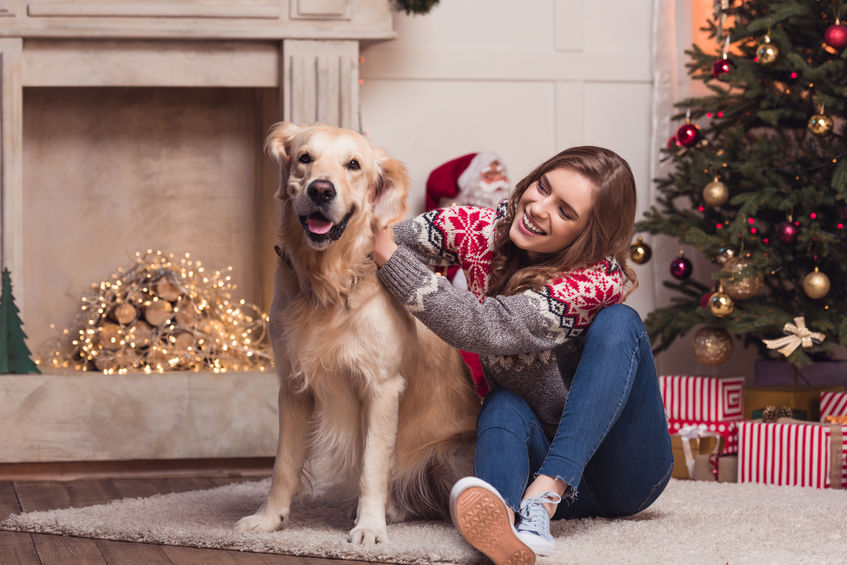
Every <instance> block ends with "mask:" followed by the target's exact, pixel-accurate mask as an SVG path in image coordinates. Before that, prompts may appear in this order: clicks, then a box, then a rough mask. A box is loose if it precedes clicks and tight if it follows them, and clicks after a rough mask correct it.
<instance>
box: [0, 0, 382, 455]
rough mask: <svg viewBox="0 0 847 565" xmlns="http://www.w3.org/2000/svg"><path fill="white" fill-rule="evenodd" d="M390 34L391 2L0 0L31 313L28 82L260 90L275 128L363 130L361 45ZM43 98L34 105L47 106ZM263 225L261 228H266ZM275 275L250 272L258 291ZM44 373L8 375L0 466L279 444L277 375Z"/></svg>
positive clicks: (5, 244) (6, 191)
mask: <svg viewBox="0 0 847 565" xmlns="http://www.w3.org/2000/svg"><path fill="white" fill-rule="evenodd" d="M393 37H394V32H393V31H392V10H391V7H390V4H389V0H147V1H144V2H141V1H126V0H99V1H85V0H54V1H30V0H0V77H1V78H2V91H0V105H1V106H2V113H0V139H2V149H0V167H2V175H1V176H0V197H2V199H1V200H0V204H2V217H0V220H2V227H0V238H1V239H2V245H1V246H0V247H1V249H0V254H2V265H3V266H5V267H7V268H9V270H10V271H11V274H12V283H13V288H14V292H15V300H16V304H17V305H18V306H19V308H20V309H21V314H22V317H23V319H24V320H25V321H26V320H27V318H28V317H29V318H31V317H32V315H33V308H35V307H36V306H34V305H37V304H38V303H39V301H38V297H37V296H34V295H33V294H29V293H31V292H32V288H33V285H32V284H31V283H32V281H33V278H34V277H35V276H36V274H34V273H32V272H28V265H31V264H32V257H27V256H26V253H31V252H32V251H28V250H27V248H28V244H27V241H25V237H26V234H28V233H32V231H33V230H34V229H39V226H37V225H30V223H32V222H33V221H37V217H34V216H33V215H31V214H29V215H25V214H24V204H25V202H26V197H27V195H26V193H25V192H26V190H28V187H29V185H28V184H27V183H26V179H25V171H26V174H30V173H31V172H32V171H33V169H32V167H33V165H32V159H31V158H30V159H29V161H28V160H27V155H25V154H24V149H25V148H26V147H31V146H32V143H31V142H27V141H26V139H25V137H24V136H25V135H31V134H27V132H26V131H25V128H24V123H25V121H26V123H27V124H31V122H32V120H29V119H26V117H25V115H24V111H25V108H26V107H27V105H26V104H25V103H24V97H25V96H24V90H25V89H27V88H33V89H51V88H58V89H68V88H73V89H78V88H80V87H92V88H93V89H96V88H102V87H121V88H138V87H154V88H158V89H162V88H174V87H179V88H183V87H196V88H202V89H219V88H223V89H238V88H241V89H255V92H257V93H258V94H256V97H257V98H258V99H259V101H260V102H259V106H260V108H259V110H258V113H259V114H260V116H259V119H258V121H261V122H263V123H265V122H266V125H270V124H271V123H273V122H275V121H279V120H290V121H294V122H298V123H305V122H314V121H321V122H325V123H329V124H333V125H338V126H341V127H348V128H351V129H359V116H358V106H359V99H358V92H359V77H358V68H359V50H360V48H359V46H360V42H362V41H376V40H386V39H391V38H393ZM34 91H35V90H34ZM92 91H93V90H92ZM37 92H39V93H41V94H38V95H37V96H33V97H31V98H34V99H36V100H38V101H39V103H40V104H42V106H41V107H44V106H43V104H47V103H50V100H52V98H51V96H50V95H49V94H48V95H44V94H43V93H44V91H43V90H38V91H37ZM204 92H206V91H204ZM269 93H270V94H269ZM224 98H226V97H224ZM28 100H29V98H28ZM44 100H47V102H44ZM31 129H34V128H31ZM258 151H259V152H260V151H261V147H259V148H258ZM257 163H259V160H257ZM26 164H28V166H29V167H30V168H27V165H26ZM38 166H39V167H40V166H41V162H40V161H39V163H38ZM251 166H255V168H256V171H255V175H256V177H258V181H255V182H254V184H255V185H256V186H262V185H264V186H265V188H260V189H259V190H260V191H262V192H263V194H261V195H260V196H262V197H265V196H267V193H269V192H270V193H271V194H272V190H273V187H272V185H273V184H275V179H274V178H271V177H272V176H274V175H275V171H274V170H273V167H272V165H270V164H268V163H264V164H261V163H260V164H257V165H251ZM30 180H31V179H30ZM268 187H270V188H268ZM250 197H251V198H256V197H257V195H251V196H250ZM270 221H271V220H268V219H267V216H265V218H264V219H262V220H261V221H259V222H257V223H259V224H260V225H259V226H258V227H257V228H256V229H259V230H264V232H267V233H272V226H271V225H270V224H269V222H270ZM27 222H30V223H27ZM29 247H32V246H31V245H30V246H29ZM43 259H44V260H47V261H49V260H51V258H50V257H44V258H43ZM39 260H41V258H39ZM115 266H116V267H117V266H120V264H119V263H118V264H116V265H115ZM224 266H225V265H220V267H224ZM271 267H272V262H271ZM267 269H268V267H265V266H262V267H261V269H260V272H258V273H257V274H256V277H257V278H258V279H259V280H260V281H261V282H257V283H256V286H257V287H258V288H256V289H254V290H255V291H256V293H257V294H260V295H262V296H267V295H268V293H269V289H268V288H267V285H268V283H269V282H270V275H271V271H270V270H267ZM38 276H40V274H39V275H38ZM56 276H61V273H57V275H56ZM263 285H264V286H263ZM36 293H37V292H36ZM257 302H260V303H261V302H263V301H262V300H257ZM25 329H26V326H25ZM45 372H46V373H47V374H45V375H41V376H35V375H2V376H0V429H3V430H4V434H3V435H4V448H3V450H0V463H6V462H23V461H63V460H64V461H67V460H115V459H144V458H186V457H255V456H272V455H273V454H274V446H275V441H276V406H275V396H276V392H275V391H276V384H275V377H274V375H273V374H272V372H270V373H255V374H253V373H250V374H246V373H243V374H239V375H232V378H227V377H226V376H222V375H214V376H212V375H203V374H198V373H191V374H185V373H183V374H181V373H171V374H168V375H166V377H167V379H163V378H160V377H156V378H152V379H151V378H143V377H140V376H130V377H129V378H126V379H123V380H121V379H118V378H116V377H110V378H105V376H104V375H99V376H98V375H96V374H89V375H87V376H84V377H83V376H82V375H73V374H60V373H56V372H53V373H51V372H49V370H47V371H45ZM86 390H87V392H86ZM239 406H241V408H239Z"/></svg>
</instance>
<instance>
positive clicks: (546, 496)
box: [517, 491, 562, 555]
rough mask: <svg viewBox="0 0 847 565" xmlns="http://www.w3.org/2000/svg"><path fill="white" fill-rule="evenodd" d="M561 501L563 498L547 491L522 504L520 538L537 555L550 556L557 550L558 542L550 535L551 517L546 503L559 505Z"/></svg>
mask: <svg viewBox="0 0 847 565" xmlns="http://www.w3.org/2000/svg"><path fill="white" fill-rule="evenodd" d="M561 501H562V497H561V496H559V495H558V494H556V493H555V492H552V491H547V492H545V493H542V494H539V495H538V496H533V497H532V498H528V499H526V500H524V501H523V502H521V521H520V523H518V529H517V532H518V537H519V538H520V539H521V541H522V542H524V543H525V544H526V545H528V546H529V547H531V548H532V550H533V551H534V552H535V553H536V554H537V555H550V554H551V553H553V552H554V551H555V550H556V540H554V539H553V536H552V535H551V534H550V515H549V514H547V509H546V508H545V507H544V503H549V504H559V503H560V502H561Z"/></svg>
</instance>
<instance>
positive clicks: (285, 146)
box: [265, 122, 303, 166]
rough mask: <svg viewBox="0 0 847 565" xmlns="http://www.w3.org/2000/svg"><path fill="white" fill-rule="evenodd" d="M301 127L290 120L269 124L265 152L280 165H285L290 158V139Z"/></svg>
mask: <svg viewBox="0 0 847 565" xmlns="http://www.w3.org/2000/svg"><path fill="white" fill-rule="evenodd" d="M301 129H303V128H301V127H300V126H298V125H297V124H292V123H291V122H277V123H275V124H274V125H272V126H271V130H270V132H268V136H267V137H266V138H265V152H266V153H267V154H268V155H270V156H271V157H273V158H274V160H276V162H277V163H279V164H280V165H281V166H286V165H287V164H288V162H289V161H290V160H291V155H290V154H289V147H290V143H291V140H292V139H294V136H296V135H297V134H298V133H299V132H300V130H301Z"/></svg>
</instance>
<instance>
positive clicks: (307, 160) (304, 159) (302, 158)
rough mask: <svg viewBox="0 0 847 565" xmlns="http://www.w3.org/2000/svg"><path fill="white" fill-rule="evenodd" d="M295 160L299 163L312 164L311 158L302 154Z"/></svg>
mask: <svg viewBox="0 0 847 565" xmlns="http://www.w3.org/2000/svg"><path fill="white" fill-rule="evenodd" d="M297 160H298V161H300V162H301V163H304V164H308V163H311V162H312V156H311V155H309V154H308V153H303V154H302V155H300V158H299V159H297Z"/></svg>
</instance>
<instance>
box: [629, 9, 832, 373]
mask: <svg viewBox="0 0 847 565" xmlns="http://www.w3.org/2000/svg"><path fill="white" fill-rule="evenodd" d="M716 4H718V3H717V2H716ZM720 5H721V8H720V9H718V10H716V13H715V17H714V19H713V20H710V21H709V22H707V24H706V27H704V28H703V31H705V32H707V33H708V35H709V38H710V41H714V46H715V47H714V49H713V50H712V49H705V50H704V49H701V48H699V47H697V46H696V45H695V46H693V47H692V48H691V49H690V50H687V51H686V54H687V55H688V56H689V61H688V64H687V68H688V72H689V75H690V77H691V78H692V79H693V80H695V81H702V82H703V83H704V84H705V86H706V88H707V89H708V94H707V95H705V96H699V97H692V98H689V99H686V100H682V101H680V102H678V103H676V104H675V107H676V108H677V109H678V110H679V113H678V115H677V116H676V118H677V119H679V120H680V122H679V123H680V127H679V129H678V130H677V131H676V132H669V135H670V134H674V133H675V134H674V135H672V137H671V139H670V140H669V141H668V144H667V147H666V148H663V158H664V159H670V160H672V163H671V164H672V167H671V172H670V173H668V174H667V175H666V176H664V177H662V178H658V179H656V181H655V182H656V187H657V189H658V191H659V193H660V194H661V196H660V197H659V198H658V199H657V204H656V205H655V206H653V207H652V208H651V209H650V210H649V211H648V212H647V213H646V214H645V216H644V218H643V220H641V221H640V222H639V223H638V225H637V228H636V229H637V230H638V231H640V232H642V233H649V234H666V235H669V236H672V237H674V238H677V239H678V240H679V241H680V242H681V243H682V244H686V245H687V246H691V247H694V248H696V250H697V251H698V252H700V253H702V254H703V255H704V256H705V257H706V258H708V259H710V260H711V261H712V262H714V263H715V267H714V269H712V272H710V273H696V274H695V275H696V276H691V275H692V263H691V262H690V260H689V259H688V258H687V257H684V256H683V255H680V256H679V257H675V258H667V259H668V260H671V261H670V262H671V273H672V274H673V276H674V277H675V278H676V279H677V280H676V281H669V282H666V283H665V285H666V286H667V287H669V288H670V289H672V291H673V293H672V294H673V298H672V299H671V303H670V305H668V306H666V307H661V308H658V309H656V310H654V311H653V312H651V313H650V314H649V315H648V317H647V320H646V324H647V328H648V331H649V332H650V335H651V337H652V339H653V345H654V350H655V351H657V352H658V351H661V350H663V349H666V348H667V347H669V346H670V344H671V343H672V342H673V341H674V340H675V339H676V338H678V337H681V336H682V335H685V334H686V333H688V332H689V331H691V330H693V329H695V328H697V327H700V328H701V329H705V330H706V331H707V334H706V338H707V339H710V340H712V341H711V343H712V344H714V343H720V342H722V341H723V342H726V340H730V344H731V338H730V335H732V336H736V338H739V339H741V340H742V341H743V342H744V343H745V344H753V345H755V346H756V347H757V348H758V349H759V353H760V355H761V356H763V357H766V356H769V357H772V356H774V355H776V351H775V349H776V348H778V347H781V351H780V352H781V353H782V354H783V355H785V356H786V357H788V359H789V361H791V362H792V363H793V364H795V365H796V366H802V365H805V364H807V363H808V362H809V361H810V360H811V359H812V357H811V355H813V354H818V353H823V354H825V353H827V352H828V351H829V348H830V346H831V345H833V344H840V345H842V346H843V345H847V281H845V272H846V271H847V245H845V240H847V237H845V233H844V224H845V223H847V208H845V205H847V142H846V141H845V137H844V136H845V131H844V117H845V116H847V49H845V46H847V28H845V26H844V25H842V24H841V23H840V17H844V16H845V15H847V10H845V9H844V8H847V6H845V7H842V5H841V2H840V1H821V0H792V1H774V0H744V1H743V2H740V3H734V4H733V5H730V3H729V2H727V0H724V1H723V2H722V3H720ZM683 120H684V121H683ZM632 251H633V259H634V260H635V261H636V262H639V261H642V262H643V261H644V260H646V257H647V256H648V255H649V251H650V249H649V246H647V244H646V243H644V242H640V241H639V242H636V243H635V244H633V248H632ZM656 259H657V260H660V258H656ZM799 317H803V320H799V319H798V318H799ZM786 324H793V325H794V327H792V326H790V325H788V326H787V325H786ZM803 324H805V326H803ZM784 331H785V333H786V334H788V333H793V334H795V335H794V337H791V336H786V337H789V338H790V339H784V340H783V342H782V343H781V344H778V345H777V344H774V343H772V342H771V343H770V344H768V343H766V342H765V341H764V340H772V339H774V338H779V337H781V336H782V335H783V332H784ZM698 335H699V332H698ZM801 337H804V338H806V339H802V340H801V339H800V338H801ZM715 340H717V341H715ZM786 344H788V347H784V346H785V345H786ZM795 344H796V345H802V346H796V345H795ZM693 345H694V346H695V351H694V352H695V357H697V358H698V360H700V361H701V362H704V363H706V364H712V365H717V364H720V362H722V361H725V360H726V359H725V358H724V359H721V358H720V356H718V358H714V357H712V358H709V356H708V355H706V356H705V357H704V358H703V359H701V358H700V357H699V356H698V355H697V336H696V335H695V342H694V344H693ZM768 345H770V346H771V347H773V348H774V350H772V349H769V347H768ZM727 357H728V355H727ZM710 361H712V362H710Z"/></svg>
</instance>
